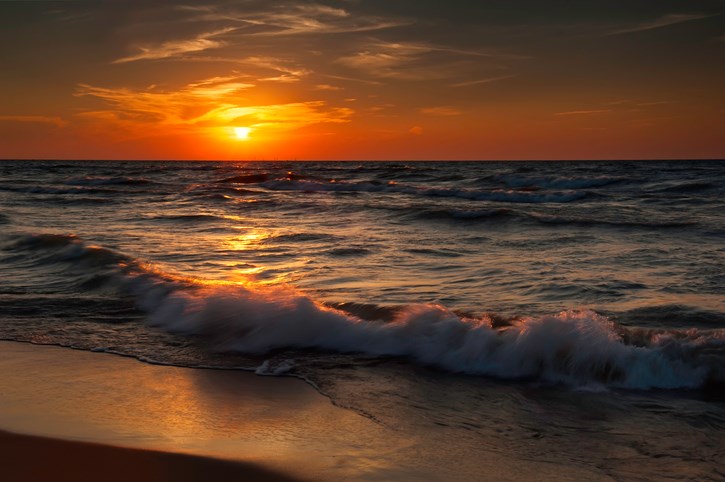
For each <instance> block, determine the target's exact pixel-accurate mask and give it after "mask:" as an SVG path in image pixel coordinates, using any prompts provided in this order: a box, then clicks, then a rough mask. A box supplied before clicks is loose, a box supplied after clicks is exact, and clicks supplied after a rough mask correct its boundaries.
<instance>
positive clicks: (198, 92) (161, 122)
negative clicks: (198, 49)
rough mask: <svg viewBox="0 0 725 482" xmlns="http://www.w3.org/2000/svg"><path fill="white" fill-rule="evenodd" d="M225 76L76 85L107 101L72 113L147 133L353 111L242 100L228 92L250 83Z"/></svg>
mask: <svg viewBox="0 0 725 482" xmlns="http://www.w3.org/2000/svg"><path fill="white" fill-rule="evenodd" d="M234 80H235V79H231V78H229V77H215V78H211V79H206V80H202V81H198V82H194V83H192V84H188V85H186V86H184V87H183V88H181V89H179V90H171V91H169V90H165V91H162V90H157V89H156V88H149V89H146V90H140V91H139V90H131V89H125V88H120V89H109V88H103V87H94V86H91V85H80V86H79V87H78V91H77V93H76V95H78V96H88V97H94V98H96V99H99V100H101V101H103V103H104V104H105V105H106V106H107V108H105V109H101V110H90V111H85V112H82V113H80V114H78V116H79V117H80V118H86V119H92V120H93V121H94V122H99V121H100V122H102V123H105V124H111V125H113V128H114V129H120V130H122V131H123V133H122V134H123V135H129V134H130V135H140V136H149V135H154V134H161V133H166V134H168V133H169V132H173V131H179V132H181V131H185V132H194V131H201V130H204V129H216V128H219V127H228V126H234V125H239V124H242V125H245V126H249V127H255V128H259V127H265V128H270V129H286V130H289V129H296V128H299V127H302V126H305V125H310V124H318V123H343V122H349V121H350V118H351V117H352V115H353V114H354V111H353V110H352V109H349V108H346V107H329V106H328V105H327V104H326V103H325V102H324V101H308V102H294V103H287V104H269V105H243V104H240V103H239V100H238V98H239V96H238V95H235V94H234V93H235V92H237V91H238V90H240V89H248V88H251V87H252V85H251V84H244V83H240V82H235V81H234Z"/></svg>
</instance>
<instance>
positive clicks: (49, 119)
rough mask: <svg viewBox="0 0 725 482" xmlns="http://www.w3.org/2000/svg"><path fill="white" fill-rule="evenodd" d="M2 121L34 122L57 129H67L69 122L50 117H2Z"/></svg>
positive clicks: (0, 118) (0, 117) (0, 119)
mask: <svg viewBox="0 0 725 482" xmlns="http://www.w3.org/2000/svg"><path fill="white" fill-rule="evenodd" d="M0 121H6V122H34V123H40V124H52V125H54V126H56V127H65V126H67V125H68V121H66V120H63V119H61V118H60V117H50V116H44V115H0Z"/></svg>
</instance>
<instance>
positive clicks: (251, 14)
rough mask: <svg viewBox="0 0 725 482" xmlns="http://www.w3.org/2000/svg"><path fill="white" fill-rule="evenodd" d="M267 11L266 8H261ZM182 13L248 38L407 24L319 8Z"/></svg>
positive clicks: (199, 9) (208, 9)
mask: <svg viewBox="0 0 725 482" xmlns="http://www.w3.org/2000/svg"><path fill="white" fill-rule="evenodd" d="M265 7H267V5H265ZM186 10H188V11H191V12H193V13H195V14H196V15H197V18H196V19H197V20H199V21H205V22H210V21H225V22H233V23H236V24H239V25H240V28H241V29H242V32H241V33H242V34H244V35H252V36H288V35H302V34H331V33H347V32H369V31H374V30H381V29H387V28H393V27H398V26H402V25H407V24H409V23H410V22H409V21H407V20H385V19H382V18H380V17H376V16H370V15H361V14H357V15H351V14H350V12H348V11H347V10H345V9H343V8H338V7H330V6H327V5H319V4H297V5H290V4H286V5H275V6H272V7H271V8H270V7H267V8H262V9H258V10H254V9H252V8H250V7H246V8H245V9H244V10H243V11H242V10H237V9H235V8H234V7H232V8H224V7H221V6H218V7H196V8H195V7H192V8H187V9H186Z"/></svg>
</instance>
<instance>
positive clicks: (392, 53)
mask: <svg viewBox="0 0 725 482" xmlns="http://www.w3.org/2000/svg"><path fill="white" fill-rule="evenodd" d="M490 55H492V54H489V53H481V52H476V51H468V50H459V49H452V48H447V47H441V46H437V45H432V44H427V43H419V42H380V41H375V42H372V43H368V44H367V45H365V46H364V50H361V51H358V52H356V53H354V54H351V55H347V56H343V57H340V58H338V59H337V63H338V64H341V65H344V66H345V67H349V68H352V69H355V70H359V71H361V72H364V73H366V74H368V75H370V76H373V77H379V78H390V79H400V80H435V79H444V78H447V77H450V76H452V75H456V74H457V72H458V70H459V69H458V68H457V67H461V62H462V59H465V58H470V57H489V56H490Z"/></svg>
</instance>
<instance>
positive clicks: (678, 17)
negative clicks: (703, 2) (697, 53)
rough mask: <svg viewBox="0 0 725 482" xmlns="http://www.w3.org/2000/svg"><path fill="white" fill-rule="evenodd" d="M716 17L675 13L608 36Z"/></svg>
mask: <svg viewBox="0 0 725 482" xmlns="http://www.w3.org/2000/svg"><path fill="white" fill-rule="evenodd" d="M714 16H715V15H705V14H685V13H673V14H669V15H663V16H661V17H659V18H656V19H654V20H650V21H648V22H643V23H640V24H638V25H634V26H631V27H627V28H623V29H619V30H615V31H613V32H609V33H607V34H606V35H608V36H609V35H622V34H627V33H634V32H644V31H647V30H654V29H658V28H664V27H669V26H670V25H677V24H679V23H684V22H690V21H692V20H702V19H704V18H709V17H714Z"/></svg>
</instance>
